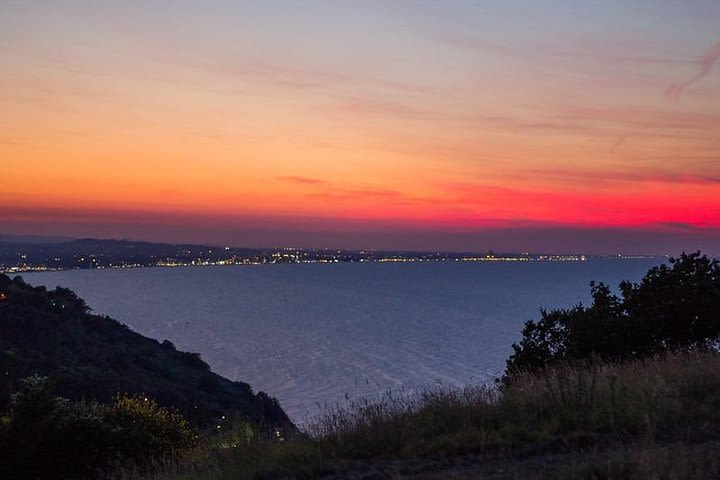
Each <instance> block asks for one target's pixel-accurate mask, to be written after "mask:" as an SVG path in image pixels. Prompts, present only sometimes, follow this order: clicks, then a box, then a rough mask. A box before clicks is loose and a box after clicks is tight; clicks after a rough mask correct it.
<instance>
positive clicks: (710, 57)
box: [665, 40, 720, 98]
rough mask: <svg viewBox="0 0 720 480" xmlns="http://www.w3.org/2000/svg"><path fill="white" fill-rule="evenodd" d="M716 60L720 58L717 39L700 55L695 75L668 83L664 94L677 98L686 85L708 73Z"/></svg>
mask: <svg viewBox="0 0 720 480" xmlns="http://www.w3.org/2000/svg"><path fill="white" fill-rule="evenodd" d="M718 60H720V40H718V41H717V42H716V43H715V44H714V45H713V46H712V47H710V49H709V50H708V51H707V52H706V53H705V54H704V55H703V56H702V57H700V60H699V61H698V71H697V72H696V73H695V75H693V76H692V77H691V78H690V79H688V80H686V81H684V82H679V83H673V84H672V85H670V86H669V87H668V89H667V90H666V91H665V96H666V97H668V98H679V97H680V95H682V93H683V92H684V91H685V90H686V89H687V88H688V87H690V86H691V85H692V84H694V83H695V82H697V81H698V80H700V79H701V78H703V77H704V76H706V75H707V74H709V73H710V71H711V70H712V68H713V65H715V62H717V61H718Z"/></svg>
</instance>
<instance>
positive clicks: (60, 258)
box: [0, 240, 664, 273]
mask: <svg viewBox="0 0 720 480" xmlns="http://www.w3.org/2000/svg"><path fill="white" fill-rule="evenodd" d="M590 258H619V259H630V260H634V259H652V258H664V257H658V256H644V255H586V254H531V253H494V252H492V251H490V252H487V253H483V254H478V253H453V252H402V251H395V252H389V251H376V250H330V249H300V248H276V249H248V248H233V247H220V248H218V247H211V246H202V245H173V244H159V243H148V242H133V241H126V240H72V241H67V242H59V243H49V244H31V245H22V244H18V243H0V272H3V273H22V272H37V271H57V270H77V269H106V268H110V269H119V268H123V269H125V268H147V267H165V268H174V267H194V266H227V265H268V264H282V263H284V264H299V263H372V262H375V263H413V262H414V263H419V262H584V261H586V260H588V259H590Z"/></svg>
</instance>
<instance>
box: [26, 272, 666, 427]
mask: <svg viewBox="0 0 720 480" xmlns="http://www.w3.org/2000/svg"><path fill="white" fill-rule="evenodd" d="M656 263H658V261H657V260H627V259H591V260H588V261H586V262H557V263H551V262H515V263H510V262H508V263H504V262H502V263H501V262H478V263H465V262H433V263H403V264H386V263H385V264H380V263H363V264H348V263H340V264H292V265H263V266H224V267H188V268H144V269H127V270H73V271H61V272H47V273H29V274H25V275H24V278H25V279H26V281H28V282H29V283H32V284H35V285H46V286H48V287H49V288H54V287H55V286H57V285H61V286H64V287H68V288H71V289H73V290H75V291H76V292H77V293H78V294H79V295H80V296H82V297H83V298H85V299H86V301H87V302H88V304H89V305H90V306H92V308H93V309H94V311H95V312H96V313H101V314H107V315H109V316H111V317H114V318H116V319H118V320H120V321H121V322H123V323H125V324H127V325H128V326H129V327H130V328H132V329H133V330H136V331H138V332H140V333H142V334H144V335H147V336H150V337H153V338H156V339H158V340H161V341H162V340H164V339H169V340H171V341H172V342H173V343H174V344H175V345H176V346H177V348H178V349H181V350H188V351H193V352H200V353H201V355H202V358H203V359H205V360H206V361H207V362H208V363H209V364H210V366H211V367H212V368H213V369H214V370H215V371H217V372H218V373H220V374H222V375H224V376H226V377H228V378H230V379H233V380H236V379H237V380H242V381H245V382H248V383H250V384H251V385H252V386H253V387H254V388H255V389H256V390H264V391H266V392H267V393H269V394H271V395H273V396H276V397H277V398H278V399H279V400H280V402H281V404H282V406H283V408H285V410H286V411H287V412H288V414H289V415H290V416H291V417H292V418H293V419H295V420H296V421H298V422H302V421H303V420H304V419H305V418H307V417H308V416H312V415H314V414H316V413H317V412H318V411H319V409H321V408H323V407H324V406H326V405H332V404H335V403H336V402H340V403H345V401H346V398H357V397H360V396H364V395H372V394H379V393H381V392H383V391H385V390H387V389H390V388H392V389H412V388H417V387H418V386H423V385H428V384H435V383H437V382H441V383H443V384H449V385H462V384H466V383H480V382H486V381H488V380H489V379H490V378H492V376H493V375H496V374H498V373H500V372H502V369H503V366H504V362H505V359H506V357H507V356H508V355H509V354H510V352H511V348H510V345H511V344H512V342H513V341H515V340H517V339H518V337H519V335H520V332H521V328H522V325H523V323H524V322H525V321H526V320H528V319H530V318H537V317H538V312H539V309H540V308H542V307H546V308H554V307H569V306H572V305H574V304H576V303H578V302H580V301H582V302H588V301H589V288H588V283H589V282H590V281H591V280H596V281H604V282H608V283H610V284H611V285H612V286H613V287H616V286H617V283H618V282H619V281H620V280H622V279H629V280H634V281H637V280H639V279H640V278H641V276H642V274H643V273H644V272H646V271H647V269H648V268H649V267H650V266H652V265H654V264H656Z"/></svg>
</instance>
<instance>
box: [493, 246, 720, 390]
mask: <svg viewBox="0 0 720 480" xmlns="http://www.w3.org/2000/svg"><path fill="white" fill-rule="evenodd" d="M590 287H591V293H592V298H593V302H592V304H591V305H590V306H589V307H584V306H583V305H578V306H576V307H573V308H570V309H561V310H552V311H545V310H543V311H541V318H540V320H539V321H537V322H535V321H528V322H527V323H526V324H525V327H524V328H523V332H522V335H523V336H522V340H521V341H520V343H519V344H513V350H514V353H513V354H512V355H511V356H510V358H509V359H508V361H507V366H506V371H505V377H504V380H505V381H508V380H509V379H511V378H512V377H513V376H514V375H516V374H517V373H519V372H522V371H538V370H541V369H543V368H545V367H546V366H548V365H550V364H557V363H562V362H568V361H577V360H589V359H599V360H602V361H616V360H627V359H632V358H642V357H647V356H651V355H655V354H658V353H662V352H666V351H676V350H682V349H687V348H709V347H714V346H715V345H716V343H717V341H718V339H719V338H720V263H719V262H718V261H717V260H712V259H709V258H708V257H707V256H704V255H701V254H700V252H695V253H691V254H686V253H683V254H682V255H681V256H680V258H671V259H670V264H669V265H665V264H663V265H660V266H658V267H654V268H652V269H650V271H648V273H647V274H646V275H645V276H644V277H643V279H642V280H641V281H640V283H631V282H627V281H625V282H622V283H621V284H620V295H619V296H618V295H614V294H613V293H612V292H611V291H610V288H609V287H608V286H607V285H604V284H602V283H600V284H594V283H591V284H590Z"/></svg>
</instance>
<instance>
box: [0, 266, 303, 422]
mask: <svg viewBox="0 0 720 480" xmlns="http://www.w3.org/2000/svg"><path fill="white" fill-rule="evenodd" d="M0 372H1V373H2V377H0V378H2V382H3V388H5V389H14V388H15V387H16V386H17V384H18V382H19V380H20V379H22V378H25V377H29V376H32V375H36V374H37V375H43V376H48V377H50V379H51V381H52V382H53V383H54V391H55V393H56V394H57V395H60V396H62V397H65V398H69V399H80V398H84V399H92V400H98V401H100V402H107V401H109V400H111V399H112V397H113V396H114V395H116V394H118V393H127V394H140V393H142V394H145V395H147V396H148V397H152V398H154V399H156V400H157V401H158V403H159V404H160V405H164V406H168V407H174V408H177V409H178V410H179V411H180V412H181V413H182V414H183V415H184V416H185V417H186V418H188V419H189V420H190V421H191V422H193V423H195V424H196V425H197V426H199V427H203V426H206V425H208V424H210V422H214V421H215V420H217V419H218V418H219V417H221V416H222V415H228V414H231V413H232V414H240V415H242V416H245V417H247V418H249V419H251V420H252V421H253V422H254V423H257V424H259V425H262V426H265V427H267V428H282V429H288V428H291V429H292V428H294V427H292V424H291V422H290V420H289V418H288V417H287V415H286V414H285V412H284V411H283V410H282V409H281V408H280V405H279V404H278V402H277V401H276V400H275V399H274V398H271V397H269V396H267V395H266V394H265V393H263V392H259V393H257V394H255V393H253V391H252V389H251V387H250V386H249V385H248V384H246V383H241V382H233V381H230V380H228V379H226V378H223V377H221V376H220V375H217V374H215V373H213V372H211V371H210V368H209V366H208V365H207V364H206V363H205V362H203V361H202V360H201V359H200V356H199V355H198V354H195V353H186V352H180V351H178V350H176V349H175V347H174V346H173V345H172V344H171V343H170V342H168V341H165V342H163V343H160V342H157V341H156V340H153V339H150V338H147V337H144V336H142V335H140V334H138V333H135V332H133V331H131V330H130V329H129V328H128V327H127V326H125V325H122V324H120V323H119V322H117V321H116V320H113V319H111V318H109V317H104V316H99V315H93V314H91V313H89V308H88V307H87V306H86V305H85V302H84V301H83V300H82V299H80V298H78V297H77V296H76V295H75V294H74V293H73V292H72V291H70V290H68V289H64V288H57V289H55V290H52V291H48V290H46V289H45V288H44V287H32V286H30V285H28V284H26V283H25V282H24V281H23V280H22V279H21V278H20V277H15V278H14V279H12V280H11V279H10V278H9V277H7V276H6V275H1V274H0Z"/></svg>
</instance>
